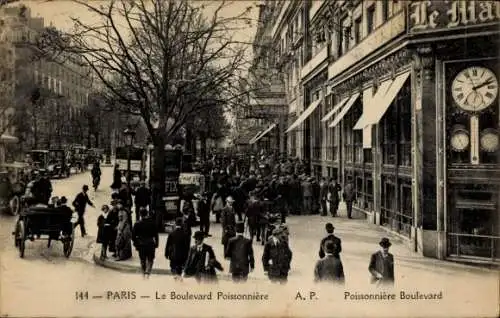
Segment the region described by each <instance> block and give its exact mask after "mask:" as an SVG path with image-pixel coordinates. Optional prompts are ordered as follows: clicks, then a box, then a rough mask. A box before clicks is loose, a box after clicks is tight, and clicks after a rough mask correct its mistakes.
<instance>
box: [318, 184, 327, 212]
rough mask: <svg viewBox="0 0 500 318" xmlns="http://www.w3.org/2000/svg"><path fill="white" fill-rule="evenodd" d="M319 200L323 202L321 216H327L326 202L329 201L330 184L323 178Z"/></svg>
mask: <svg viewBox="0 0 500 318" xmlns="http://www.w3.org/2000/svg"><path fill="white" fill-rule="evenodd" d="M319 199H320V202H321V215H323V216H326V215H327V214H328V211H327V208H326V200H327V199H328V182H327V181H326V179H325V178H321V182H320V183H319Z"/></svg>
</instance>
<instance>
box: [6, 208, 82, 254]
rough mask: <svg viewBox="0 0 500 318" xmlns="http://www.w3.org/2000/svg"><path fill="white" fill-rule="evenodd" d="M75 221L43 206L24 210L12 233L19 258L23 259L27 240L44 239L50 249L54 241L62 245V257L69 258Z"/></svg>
mask: <svg viewBox="0 0 500 318" xmlns="http://www.w3.org/2000/svg"><path fill="white" fill-rule="evenodd" d="M75 221H76V220H74V219H73V215H68V213H66V212H64V211H62V210H60V209H58V208H53V207H48V206H46V205H43V204H39V205H35V206H31V207H27V208H25V209H24V210H23V211H21V213H20V214H19V219H18V220H17V223H16V227H15V230H14V232H13V233H12V234H13V235H14V243H15V246H16V247H17V248H18V249H19V256H20V257H21V258H22V257H24V251H25V248H26V241H27V240H30V241H34V240H35V239H46V240H48V243H47V247H50V244H51V242H52V241H54V240H55V241H60V242H61V243H62V244H63V251H64V256H66V257H69V256H70V255H71V252H72V251H73V244H74V241H75V231H74V223H75Z"/></svg>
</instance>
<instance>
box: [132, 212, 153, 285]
mask: <svg viewBox="0 0 500 318" xmlns="http://www.w3.org/2000/svg"><path fill="white" fill-rule="evenodd" d="M140 213H141V218H140V219H139V221H137V222H136V223H135V224H134V227H133V229H132V241H133V242H134V246H135V248H136V249H137V252H139V258H140V260H141V267H142V272H143V274H144V276H146V277H149V275H150V274H151V269H152V268H153V262H154V259H155V251H156V249H157V248H158V243H159V241H160V239H159V236H158V229H157V227H156V223H155V221H154V220H153V219H151V218H149V217H148V210H147V209H146V208H145V207H141V209H140Z"/></svg>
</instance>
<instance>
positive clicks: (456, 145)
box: [450, 125, 470, 152]
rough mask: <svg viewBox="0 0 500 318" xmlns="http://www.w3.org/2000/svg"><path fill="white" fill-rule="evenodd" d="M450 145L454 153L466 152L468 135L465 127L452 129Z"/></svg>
mask: <svg viewBox="0 0 500 318" xmlns="http://www.w3.org/2000/svg"><path fill="white" fill-rule="evenodd" d="M450 143H451V147H452V148H453V150H454V151H457V152H462V151H465V150H467V147H469V143H470V138H469V133H468V131H467V130H466V129H465V127H463V126H458V125H457V126H456V127H454V128H453V132H452V133H451V140H450Z"/></svg>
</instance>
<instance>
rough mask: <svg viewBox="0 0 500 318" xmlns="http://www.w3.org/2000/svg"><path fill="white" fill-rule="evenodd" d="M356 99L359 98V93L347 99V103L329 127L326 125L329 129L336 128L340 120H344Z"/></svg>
mask: <svg viewBox="0 0 500 318" xmlns="http://www.w3.org/2000/svg"><path fill="white" fill-rule="evenodd" d="M358 97H359V93H356V94H354V95H352V96H351V98H349V100H348V101H347V103H346V104H345V105H344V107H343V108H342V110H341V111H340V113H339V114H338V115H337V116H336V117H335V119H334V120H333V122H332V123H331V124H330V125H328V127H330V128H331V127H335V126H337V125H338V123H339V122H340V121H341V120H342V118H344V116H345V114H347V112H348V111H349V110H350V109H351V107H352V105H354V103H355V102H356V100H357V99H358Z"/></svg>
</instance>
